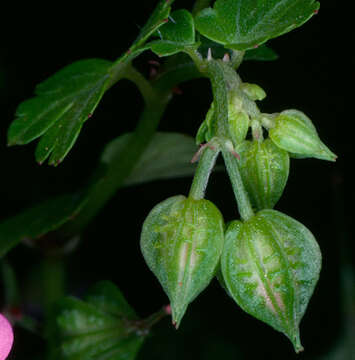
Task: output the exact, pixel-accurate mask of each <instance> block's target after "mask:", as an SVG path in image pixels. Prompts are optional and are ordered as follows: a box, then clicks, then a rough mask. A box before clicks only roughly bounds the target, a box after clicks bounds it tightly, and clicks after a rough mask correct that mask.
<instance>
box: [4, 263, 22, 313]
mask: <svg viewBox="0 0 355 360" xmlns="http://www.w3.org/2000/svg"><path fill="white" fill-rule="evenodd" d="M2 278H3V284H4V293H5V304H6V306H12V307H17V306H19V304H20V295H19V289H18V283H17V279H16V274H15V271H14V269H13V267H12V266H11V265H10V264H9V263H8V262H6V261H2Z"/></svg>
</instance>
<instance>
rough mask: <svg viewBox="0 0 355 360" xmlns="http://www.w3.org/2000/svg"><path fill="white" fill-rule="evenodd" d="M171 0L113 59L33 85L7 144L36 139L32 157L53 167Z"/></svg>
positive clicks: (83, 63)
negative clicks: (125, 48) (120, 53)
mask: <svg viewBox="0 0 355 360" xmlns="http://www.w3.org/2000/svg"><path fill="white" fill-rule="evenodd" d="M173 1H174V0H161V1H160V2H159V4H158V5H157V7H156V8H155V10H154V12H153V13H152V15H151V17H150V18H149V20H148V21H147V23H146V25H145V26H144V27H143V29H142V30H141V32H140V34H139V36H138V37H137V39H136V40H135V42H134V43H133V44H132V46H131V48H130V49H129V50H128V51H127V52H126V53H125V54H124V55H122V56H121V57H120V58H119V59H118V60H117V61H116V62H114V63H112V62H109V61H106V60H101V59H89V60H81V61H78V62H75V63H73V64H71V65H69V66H67V67H65V68H64V69H62V70H60V71H59V72H58V73H56V74H55V75H53V76H52V77H50V78H49V79H48V80H46V81H44V82H43V83H41V84H39V85H38V86H37V88H36V95H37V97H35V98H32V99H29V100H26V101H24V102H23V103H22V104H20V106H19V107H18V109H17V112H16V119H15V120H14V122H13V123H12V124H11V126H10V128H9V131H8V143H9V145H15V144H18V145H21V144H27V143H29V142H31V141H33V140H35V139H37V138H39V137H41V140H40V142H39V144H38V146H37V149H36V160H37V161H38V162H40V163H43V162H44V161H45V160H46V159H47V158H48V157H49V164H50V165H58V164H59V163H60V162H61V161H63V159H64V158H65V156H66V155H67V154H68V152H69V151H70V149H71V148H72V146H73V145H74V143H75V141H76V139H77V137H78V135H79V133H80V130H81V128H82V126H83V123H84V122H85V121H86V120H87V119H88V118H90V117H91V116H92V114H93V112H94V110H95V108H96V107H97V105H98V103H99V101H100V100H101V98H102V96H103V95H104V93H105V91H106V90H107V89H108V88H109V87H110V86H111V85H113V84H114V83H115V82H117V81H118V80H119V79H120V78H122V77H123V74H122V70H123V69H124V65H125V64H126V63H128V61H132V60H133V59H134V58H135V57H137V56H138V55H139V54H141V53H142V52H143V51H144V50H147V49H149V46H145V42H146V41H147V39H148V38H149V37H150V36H151V35H152V34H153V33H154V32H155V31H157V29H159V27H161V26H162V25H164V24H165V20H166V19H167V18H168V16H169V13H170V10H171V4H172V3H173Z"/></svg>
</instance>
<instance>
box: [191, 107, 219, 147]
mask: <svg viewBox="0 0 355 360" xmlns="http://www.w3.org/2000/svg"><path fill="white" fill-rule="evenodd" d="M216 134H217V123H216V119H215V117H214V104H213V103H212V104H211V106H210V108H209V109H208V111H207V114H206V118H205V120H204V121H203V122H202V124H201V125H200V127H199V129H198V131H197V135H196V144H197V145H199V144H202V143H204V142H209V141H210V140H211V139H212V138H213V137H214V136H216Z"/></svg>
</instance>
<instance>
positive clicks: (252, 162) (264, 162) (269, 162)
mask: <svg viewBox="0 0 355 360" xmlns="http://www.w3.org/2000/svg"><path fill="white" fill-rule="evenodd" d="M236 151H237V153H238V154H239V155H240V162H239V164H240V166H239V170H240V173H241V176H242V180H243V183H244V186H245V188H246V190H247V192H248V194H249V198H250V200H251V202H252V204H253V207H254V208H256V209H257V210H262V209H272V208H273V207H274V206H275V204H276V203H277V201H278V200H279V199H280V197H281V195H282V193H283V190H284V188H285V186H286V183H287V178H288V174H289V168H290V159H289V155H288V153H287V151H285V150H282V149H280V148H278V147H277V146H276V145H275V144H274V143H273V142H272V141H271V140H270V139H267V140H265V141H263V142H258V141H243V142H242V143H241V144H240V146H238V147H237V148H236Z"/></svg>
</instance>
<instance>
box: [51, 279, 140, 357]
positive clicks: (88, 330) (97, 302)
mask: <svg viewBox="0 0 355 360" xmlns="http://www.w3.org/2000/svg"><path fill="white" fill-rule="evenodd" d="M137 320H138V318H137V316H136V315H135V312H134V310H133V309H132V308H131V307H130V306H129V305H128V303H127V302H126V300H125V299H124V297H123V295H122V294H121V292H120V291H119V290H118V289H117V287H116V286H115V285H114V284H112V283H110V282H108V281H104V282H101V283H98V284H96V285H95V286H94V287H93V288H92V289H91V290H90V291H89V294H88V295H87V297H86V301H81V300H79V299H75V298H73V297H67V298H65V299H63V300H62V301H60V302H59V304H58V306H57V315H56V323H57V331H58V336H59V338H60V348H59V349H60V350H59V354H58V355H59V356H60V359H63V360H104V359H105V360H107V359H110V360H134V359H135V357H136V355H137V353H138V351H139V349H140V347H141V346H142V343H143V341H144V338H145V334H142V333H140V332H139V331H138V327H137V325H136V322H137Z"/></svg>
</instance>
